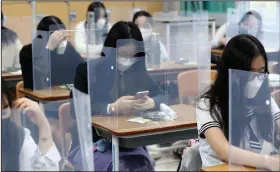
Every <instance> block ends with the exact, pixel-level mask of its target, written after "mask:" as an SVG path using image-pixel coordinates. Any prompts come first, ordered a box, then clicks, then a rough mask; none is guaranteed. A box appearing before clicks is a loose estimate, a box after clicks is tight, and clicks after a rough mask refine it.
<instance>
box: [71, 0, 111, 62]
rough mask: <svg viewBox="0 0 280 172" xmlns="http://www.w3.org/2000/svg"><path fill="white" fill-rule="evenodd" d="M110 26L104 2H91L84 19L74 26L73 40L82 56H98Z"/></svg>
mask: <svg viewBox="0 0 280 172" xmlns="http://www.w3.org/2000/svg"><path fill="white" fill-rule="evenodd" d="M110 28H111V24H110V23H108V14H107V12H106V8H105V6H104V4H103V3H102V2H99V1H97V2H93V3H91V4H90V5H89V6H88V9H87V14H86V19H85V20H84V21H81V22H80V23H79V24H78V25H77V26H76V30H75V37H74V38H75V40H74V41H75V47H76V49H77V50H78V52H79V53H80V54H81V55H82V56H83V57H87V56H89V57H90V58H99V57H100V53H101V51H102V47H103V42H104V40H105V38H106V35H107V33H108V32H109V30H110ZM90 30H92V31H91V32H90Z"/></svg>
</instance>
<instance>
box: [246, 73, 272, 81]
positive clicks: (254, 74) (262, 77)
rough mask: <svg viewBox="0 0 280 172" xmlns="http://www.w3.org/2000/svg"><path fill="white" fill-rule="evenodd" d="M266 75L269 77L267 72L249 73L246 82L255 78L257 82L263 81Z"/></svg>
mask: <svg viewBox="0 0 280 172" xmlns="http://www.w3.org/2000/svg"><path fill="white" fill-rule="evenodd" d="M268 75H269V72H258V73H255V72H254V73H250V74H249V77H248V81H252V80H254V79H255V77H257V78H258V80H259V81H263V80H264V79H265V78H266V77H267V76H268Z"/></svg>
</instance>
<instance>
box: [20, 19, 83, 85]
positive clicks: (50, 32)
mask: <svg viewBox="0 0 280 172" xmlns="http://www.w3.org/2000/svg"><path fill="white" fill-rule="evenodd" d="M65 29H66V27H65V25H64V24H63V23H62V21H61V20H60V19H59V18H58V17H56V16H46V17H44V18H43V19H42V20H41V21H40V23H39V24H38V27H37V33H36V37H35V38H34V40H33V43H32V44H28V45H25V46H24V47H23V48H22V50H21V51H20V64H21V69H22V76H23V82H24V88H29V89H43V88H44V87H46V86H51V85H52V86H53V85H63V84H73V80H74V76H75V72H76V68H77V66H78V64H80V63H82V62H84V59H83V58H82V57H81V56H80V54H79V53H78V52H77V51H76V50H75V48H74V47H73V46H72V45H71V43H70V42H68V41H67V40H66V32H65ZM34 61H35V62H36V64H33V62H34ZM33 69H38V70H36V71H33ZM34 72H36V75H35V76H33V75H34ZM49 77H51V78H49ZM33 81H34V82H33ZM39 81H40V83H39ZM34 83H35V84H36V87H37V88H33V86H34V85H35V84H34ZM50 84H51V85H50Z"/></svg>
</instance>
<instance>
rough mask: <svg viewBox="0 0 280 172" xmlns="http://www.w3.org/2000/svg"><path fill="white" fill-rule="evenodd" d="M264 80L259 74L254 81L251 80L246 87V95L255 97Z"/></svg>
mask: <svg viewBox="0 0 280 172" xmlns="http://www.w3.org/2000/svg"><path fill="white" fill-rule="evenodd" d="M263 81H264V80H259V79H258V77H257V76H255V77H254V79H253V80H252V81H249V82H248V83H247V85H246V87H245V96H246V97H247V98H250V99H251V98H254V97H255V96H256V95H257V93H258V91H259V89H260V88H261V86H262V83H263Z"/></svg>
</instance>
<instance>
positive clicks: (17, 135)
mask: <svg viewBox="0 0 280 172" xmlns="http://www.w3.org/2000/svg"><path fill="white" fill-rule="evenodd" d="M1 89H2V90H1V100H2V103H3V102H5V101H4V97H5V98H6V99H7V100H8V105H9V108H11V107H12V104H13V101H14V99H13V97H12V94H11V91H10V90H9V88H8V87H7V85H6V83H5V81H3V79H1ZM2 106H3V104H2ZM1 108H2V109H5V108H6V107H1ZM1 123H2V126H1V137H2V139H1V143H2V144H1V145H2V161H1V164H2V167H1V168H2V170H3V171H19V165H20V164H19V157H20V156H19V155H20V151H21V148H22V145H23V142H24V135H25V134H24V129H23V128H22V127H20V126H18V125H17V124H16V123H15V122H14V121H12V120H11V118H10V117H9V118H8V119H1Z"/></svg>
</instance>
